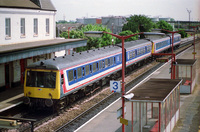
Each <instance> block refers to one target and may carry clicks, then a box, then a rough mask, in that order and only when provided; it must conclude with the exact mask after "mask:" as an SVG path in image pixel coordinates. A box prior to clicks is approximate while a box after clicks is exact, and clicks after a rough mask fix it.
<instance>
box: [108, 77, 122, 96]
mask: <svg viewBox="0 0 200 132" xmlns="http://www.w3.org/2000/svg"><path fill="white" fill-rule="evenodd" d="M110 91H111V92H117V93H121V82H120V81H113V80H112V81H110Z"/></svg>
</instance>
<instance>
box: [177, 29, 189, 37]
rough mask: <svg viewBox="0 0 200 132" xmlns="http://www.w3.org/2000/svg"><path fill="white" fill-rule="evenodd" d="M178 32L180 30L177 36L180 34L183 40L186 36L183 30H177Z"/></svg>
mask: <svg viewBox="0 0 200 132" xmlns="http://www.w3.org/2000/svg"><path fill="white" fill-rule="evenodd" d="M178 30H182V31H180V32H179V34H181V38H185V37H187V36H188V34H187V33H186V32H185V31H184V29H178Z"/></svg>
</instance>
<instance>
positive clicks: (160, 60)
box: [156, 58, 168, 63]
mask: <svg viewBox="0 0 200 132" xmlns="http://www.w3.org/2000/svg"><path fill="white" fill-rule="evenodd" d="M156 62H161V63H165V62H168V59H167V58H163V59H161V58H157V59H156Z"/></svg>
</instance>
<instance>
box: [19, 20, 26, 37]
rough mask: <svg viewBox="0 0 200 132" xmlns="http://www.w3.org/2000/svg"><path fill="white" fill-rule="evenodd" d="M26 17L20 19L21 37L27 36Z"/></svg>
mask: <svg viewBox="0 0 200 132" xmlns="http://www.w3.org/2000/svg"><path fill="white" fill-rule="evenodd" d="M25 25H26V24H25V18H21V19H20V33H21V37H25V36H26V31H25Z"/></svg>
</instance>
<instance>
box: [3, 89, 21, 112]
mask: <svg viewBox="0 0 200 132" xmlns="http://www.w3.org/2000/svg"><path fill="white" fill-rule="evenodd" d="M23 96H24V94H23V87H16V88H10V89H7V90H6V91H3V92H0V112H3V111H5V110H7V109H10V108H12V107H15V106H17V105H20V104H22V103H23V102H22V100H23Z"/></svg>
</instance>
